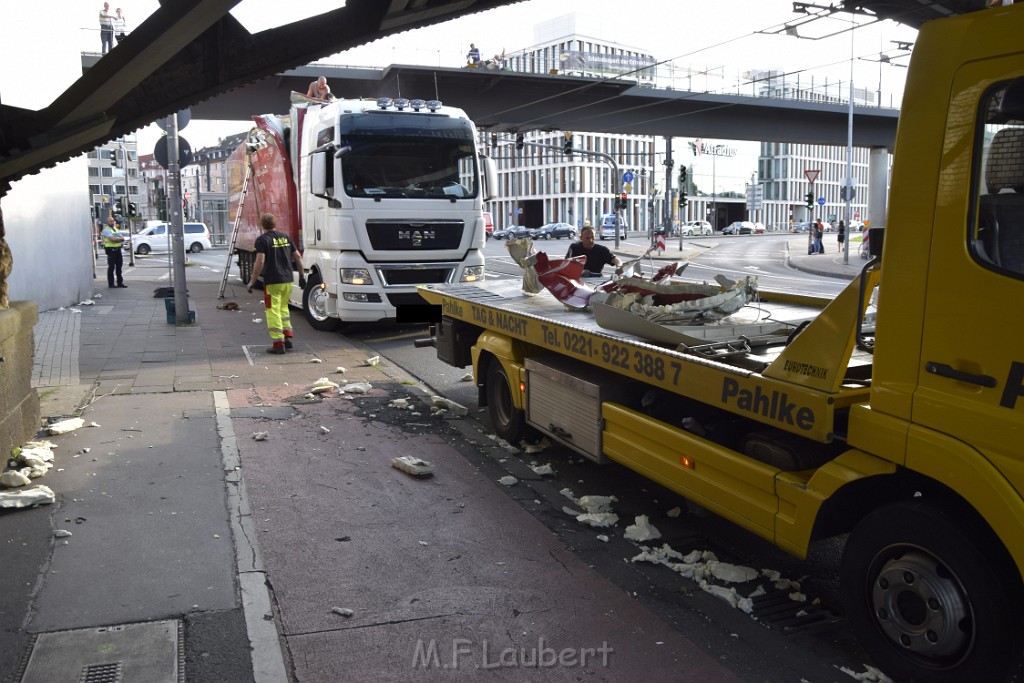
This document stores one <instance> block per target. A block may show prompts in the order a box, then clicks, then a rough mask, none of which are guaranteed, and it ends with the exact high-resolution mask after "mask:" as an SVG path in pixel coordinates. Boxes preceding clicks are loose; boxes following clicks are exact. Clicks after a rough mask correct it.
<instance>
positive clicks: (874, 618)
mask: <svg viewBox="0 0 1024 683" xmlns="http://www.w3.org/2000/svg"><path fill="white" fill-rule="evenodd" d="M963 520H964V516H963V515H957V514H955V513H950V512H945V511H943V510H939V509H938V508H936V507H934V506H930V505H928V504H925V503H922V502H920V501H918V502H913V503H898V504H894V505H888V506H886V507H883V508H880V509H879V510H876V511H874V512H872V513H871V514H870V515H868V516H867V517H865V518H864V519H863V520H862V521H861V522H860V524H858V525H857V527H856V529H855V530H854V531H853V533H852V534H850V537H849V539H848V541H847V543H846V549H845V551H844V553H843V562H842V568H841V571H840V581H841V586H842V600H843V607H844V609H845V611H846V616H847V619H849V621H850V624H851V626H853V629H854V632H855V633H856V634H857V636H858V638H859V639H860V641H861V643H862V644H863V645H864V647H865V649H867V650H868V652H869V653H870V655H871V657H872V658H873V659H874V660H875V664H876V665H878V666H879V667H880V668H881V669H882V670H883V671H884V672H885V673H886V674H888V675H889V676H891V677H892V678H893V679H895V680H899V681H905V682H906V683H913V682H914V681H928V682H929V683H952V682H953V681H1001V680H1004V678H1005V677H1006V675H1008V672H1009V668H1010V666H1011V665H1012V664H1013V663H1014V661H1015V660H1016V658H1017V657H1018V656H1019V653H1020V644H1021V638H1020V635H1019V634H1020V627H1019V622H1020V618H1019V617H1018V616H1017V614H1016V612H1018V611H1019V604H1020V603H1019V600H1020V595H1021V591H1020V576H1019V574H1018V573H1017V571H1016V569H1015V568H1013V567H1010V566H1008V564H1009V560H1008V558H1007V557H1006V556H1005V553H1003V552H1001V551H1002V548H992V547H991V546H992V545H993V543H987V542H986V541H985V538H986V534H985V533H983V532H982V531H981V530H978V529H975V528H974V527H973V526H972V525H970V524H969V523H965V522H964V521H963Z"/></svg>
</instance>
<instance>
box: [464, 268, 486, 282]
mask: <svg viewBox="0 0 1024 683" xmlns="http://www.w3.org/2000/svg"><path fill="white" fill-rule="evenodd" d="M483 279H484V267H483V266H468V267H466V268H465V269H463V271H462V282H476V281H478V280H483Z"/></svg>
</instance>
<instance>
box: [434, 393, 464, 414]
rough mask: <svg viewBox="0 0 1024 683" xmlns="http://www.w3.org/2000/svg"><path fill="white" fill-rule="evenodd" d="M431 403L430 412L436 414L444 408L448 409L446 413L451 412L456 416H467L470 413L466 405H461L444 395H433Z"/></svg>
mask: <svg viewBox="0 0 1024 683" xmlns="http://www.w3.org/2000/svg"><path fill="white" fill-rule="evenodd" d="M430 404H431V408H430V412H431V413H432V414H434V415H437V414H439V413H440V411H442V410H443V411H446V412H445V413H444V414H446V415H447V414H451V415H453V416H454V417H466V416H467V415H469V410H468V409H467V408H466V407H465V406H462V405H459V404H458V403H456V402H455V401H452V400H449V399H447V398H445V397H444V396H431V397H430Z"/></svg>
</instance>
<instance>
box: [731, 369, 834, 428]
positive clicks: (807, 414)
mask: <svg viewBox="0 0 1024 683" xmlns="http://www.w3.org/2000/svg"><path fill="white" fill-rule="evenodd" d="M722 403H723V404H724V405H729V404H732V405H734V406H735V407H736V408H737V409H739V410H742V411H744V412H747V413H752V414H754V415H760V416H761V417H765V418H768V419H769V420H775V421H776V422H781V423H782V424H786V425H792V426H794V427H798V428H800V429H805V430H806V429H811V428H812V427H814V411H813V410H811V409H810V408H808V407H807V406H804V407H797V404H796V403H793V402H792V401H790V400H789V394H787V393H786V392H784V391H776V390H772V392H771V393H767V392H764V391H761V387H759V386H757V387H754V390H753V391H751V390H750V389H741V388H740V383H739V382H738V381H736V380H735V379H733V378H731V377H726V378H725V381H724V382H723V383H722Z"/></svg>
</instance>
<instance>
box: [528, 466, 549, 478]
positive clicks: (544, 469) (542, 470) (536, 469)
mask: <svg viewBox="0 0 1024 683" xmlns="http://www.w3.org/2000/svg"><path fill="white" fill-rule="evenodd" d="M530 469H531V470H533V473H534V474H536V475H537V476H539V477H553V476H555V471H554V470H553V469H551V465H530Z"/></svg>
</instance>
